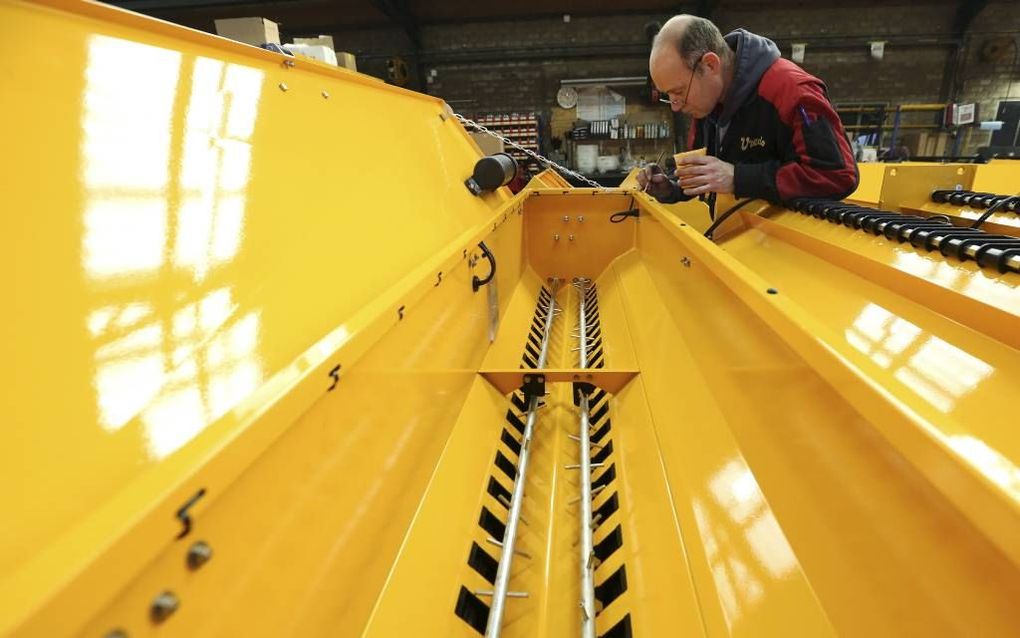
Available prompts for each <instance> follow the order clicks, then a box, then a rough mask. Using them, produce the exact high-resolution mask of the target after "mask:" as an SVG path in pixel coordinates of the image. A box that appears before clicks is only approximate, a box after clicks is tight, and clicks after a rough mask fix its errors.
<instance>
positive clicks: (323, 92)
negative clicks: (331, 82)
mask: <svg viewBox="0 0 1020 638" xmlns="http://www.w3.org/2000/svg"><path fill="white" fill-rule="evenodd" d="M322 97H323V99H326V100H328V99H329V91H327V90H325V89H323V90H322Z"/></svg>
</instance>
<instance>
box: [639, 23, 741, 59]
mask: <svg viewBox="0 0 1020 638" xmlns="http://www.w3.org/2000/svg"><path fill="white" fill-rule="evenodd" d="M706 53H715V54H716V55H718V56H719V57H720V58H722V59H723V60H725V61H729V59H730V57H731V55H732V53H731V51H730V48H729V46H727V44H726V41H725V40H723V36H722V33H720V32H719V28H718V27H716V26H715V25H714V24H712V22H711V21H710V20H706V19H705V18H699V17H698V16H692V15H686V14H682V15H678V16H673V17H672V18H670V19H669V20H667V21H666V23H665V24H664V25H662V28H661V29H659V33H657V34H656V36H655V39H654V40H653V41H652V54H651V56H650V62H653V63H654V61H655V59H656V58H661V57H662V56H667V55H668V56H672V55H679V56H680V58H681V59H682V60H683V62H684V64H685V65H686V66H687V68H689V69H693V68H694V65H695V64H697V63H698V60H700V59H701V58H702V57H703V56H704V55H705V54H706Z"/></svg>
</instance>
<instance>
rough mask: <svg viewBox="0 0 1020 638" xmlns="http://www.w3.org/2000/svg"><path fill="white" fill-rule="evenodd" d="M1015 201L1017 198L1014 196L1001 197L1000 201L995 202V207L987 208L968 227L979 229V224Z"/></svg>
mask: <svg viewBox="0 0 1020 638" xmlns="http://www.w3.org/2000/svg"><path fill="white" fill-rule="evenodd" d="M1017 199H1018V198H1017V197H1016V196H1015V195H1014V196H1012V197H1003V198H1002V199H1000V200H999V201H997V202H996V203H995V205H993V206H992V207H991V208H989V209H988V210H986V211H985V212H983V213H981V216H980V217H978V218H977V219H976V220H974V223H973V224H971V226H970V227H971V228H980V227H981V224H983V223H985V220H986V219H988V218H989V217H991V216H992V213H994V212H996V211H998V210H999V209H1001V208H1002V207H1004V206H1006V205H1007V204H1009V203H1010V202H1012V201H1014V200H1017Z"/></svg>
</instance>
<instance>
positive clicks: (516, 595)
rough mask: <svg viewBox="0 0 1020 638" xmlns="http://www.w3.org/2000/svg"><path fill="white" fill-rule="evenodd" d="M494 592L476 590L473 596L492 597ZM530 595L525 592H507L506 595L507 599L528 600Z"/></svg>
mask: <svg viewBox="0 0 1020 638" xmlns="http://www.w3.org/2000/svg"><path fill="white" fill-rule="evenodd" d="M493 594H494V592H493V591H492V590H491V589H476V590H475V596H492V595H493ZM529 596H530V594H528V592H526V591H508V592H507V593H506V597H507V598H528V597H529Z"/></svg>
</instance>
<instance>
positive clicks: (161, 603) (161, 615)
mask: <svg viewBox="0 0 1020 638" xmlns="http://www.w3.org/2000/svg"><path fill="white" fill-rule="evenodd" d="M180 606H181V601H180V600H179V599H178V598H177V595H176V594H174V593H173V592H172V591H165V592H162V593H161V594H159V595H158V596H156V597H155V598H154V599H152V606H151V607H150V608H149V617H150V618H152V622H155V623H161V622H163V621H164V620H166V619H167V618H169V617H170V616H172V615H173V613H174V612H175V611H177V608H178V607H180Z"/></svg>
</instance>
